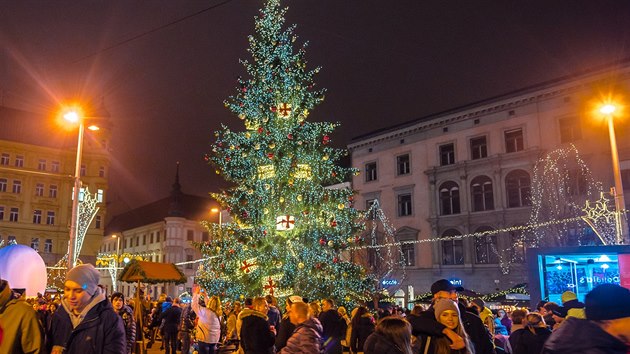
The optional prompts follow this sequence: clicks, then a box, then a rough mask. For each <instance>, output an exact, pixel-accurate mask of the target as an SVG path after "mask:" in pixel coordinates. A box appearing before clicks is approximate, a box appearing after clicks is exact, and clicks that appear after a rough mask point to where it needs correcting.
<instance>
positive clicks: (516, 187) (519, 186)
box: [505, 170, 531, 208]
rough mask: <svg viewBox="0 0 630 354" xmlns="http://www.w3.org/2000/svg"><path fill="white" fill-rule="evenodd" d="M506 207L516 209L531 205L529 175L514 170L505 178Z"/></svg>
mask: <svg viewBox="0 0 630 354" xmlns="http://www.w3.org/2000/svg"><path fill="white" fill-rule="evenodd" d="M505 189H506V194H507V204H508V205H507V207H508V208H518V207H522V206H527V205H531V200H530V179H529V174H528V173H527V172H525V171H523V170H514V171H512V172H510V173H508V174H507V176H505Z"/></svg>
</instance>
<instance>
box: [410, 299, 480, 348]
mask: <svg viewBox="0 0 630 354" xmlns="http://www.w3.org/2000/svg"><path fill="white" fill-rule="evenodd" d="M433 311H434V313H435V319H436V320H437V321H438V322H440V323H441V324H443V325H444V326H446V327H447V328H449V329H451V330H453V331H454V332H455V333H457V335H458V336H460V337H461V338H463V339H464V343H465V344H466V347H465V348H463V349H452V348H451V344H452V343H451V341H450V340H449V339H448V337H431V336H420V337H418V341H417V342H416V344H415V347H416V348H418V351H419V352H420V353H431V354H474V352H475V350H474V348H473V345H472V343H471V341H470V338H469V337H468V334H467V333H466V330H464V326H463V325H462V318H461V315H460V313H459V308H458V307H457V304H456V303H455V302H454V301H453V300H450V299H437V300H435V303H433Z"/></svg>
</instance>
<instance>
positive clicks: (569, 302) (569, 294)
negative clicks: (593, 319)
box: [561, 290, 586, 318]
mask: <svg viewBox="0 0 630 354" xmlns="http://www.w3.org/2000/svg"><path fill="white" fill-rule="evenodd" d="M561 299H562V307H563V310H564V311H565V312H566V313H567V314H566V316H565V317H577V318H586V313H585V312H584V306H585V305H584V303H582V302H580V300H578V298H577V295H576V294H575V293H574V292H573V291H568V290H567V291H565V292H563V293H562V296H561Z"/></svg>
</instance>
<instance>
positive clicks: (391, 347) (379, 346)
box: [363, 316, 413, 354]
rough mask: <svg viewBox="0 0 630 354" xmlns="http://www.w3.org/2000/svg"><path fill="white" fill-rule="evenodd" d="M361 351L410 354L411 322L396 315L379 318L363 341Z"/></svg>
mask: <svg viewBox="0 0 630 354" xmlns="http://www.w3.org/2000/svg"><path fill="white" fill-rule="evenodd" d="M363 351H364V352H365V354H412V353H413V351H412V349H411V324H409V322H407V321H406V320H405V319H404V318H401V317H398V316H388V317H385V318H383V319H381V320H380V321H379V322H378V324H377V325H376V330H375V331H374V333H372V334H371V335H370V336H369V337H368V339H367V340H366V341H365V345H364V346H363Z"/></svg>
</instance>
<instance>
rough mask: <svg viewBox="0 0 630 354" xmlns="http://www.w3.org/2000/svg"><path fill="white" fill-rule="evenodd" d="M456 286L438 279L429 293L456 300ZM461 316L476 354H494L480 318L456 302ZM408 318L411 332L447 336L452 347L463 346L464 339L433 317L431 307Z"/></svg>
mask: <svg viewBox="0 0 630 354" xmlns="http://www.w3.org/2000/svg"><path fill="white" fill-rule="evenodd" d="M456 290H457V288H456V287H455V286H454V285H453V284H451V282H449V281H448V280H446V279H440V280H438V281H436V282H435V283H433V285H431V293H432V294H433V300H436V299H451V300H453V301H455V302H457V300H458V299H457V292H456ZM457 306H458V308H459V312H460V316H461V317H462V323H463V324H464V329H465V330H466V333H468V336H469V337H470V341H471V342H472V343H473V345H474V346H475V353H476V354H495V353H496V351H495V349H494V344H493V342H492V337H491V335H490V333H489V332H488V330H487V329H486V327H485V326H484V325H483V322H482V321H481V318H479V316H477V315H475V314H474V313H471V312H469V311H468V310H467V309H466V308H465V307H464V306H463V305H462V304H460V303H458V304H457ZM412 317H413V318H409V322H410V323H411V330H412V334H413V335H415V336H418V335H420V334H424V335H427V336H437V337H440V336H447V337H448V339H449V340H450V341H451V342H452V343H453V344H452V345H451V348H452V349H461V348H464V346H465V343H464V340H463V339H462V338H461V337H460V336H458V335H457V334H456V333H455V332H453V331H452V330H451V329H449V328H447V327H446V326H444V325H443V324H441V323H440V322H438V321H437V320H436V319H435V313H434V310H433V307H429V309H428V310H427V311H424V312H422V313H421V314H420V316H412Z"/></svg>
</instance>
